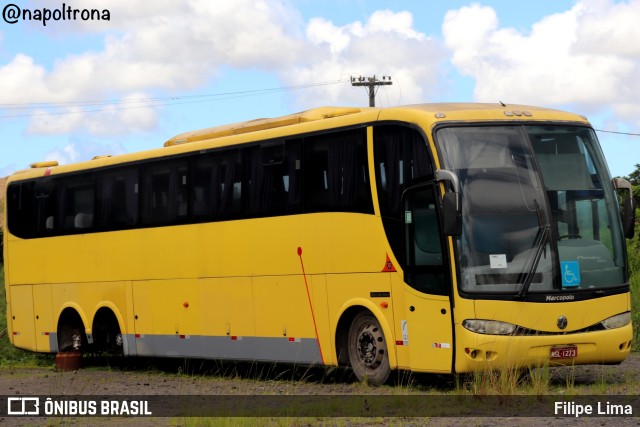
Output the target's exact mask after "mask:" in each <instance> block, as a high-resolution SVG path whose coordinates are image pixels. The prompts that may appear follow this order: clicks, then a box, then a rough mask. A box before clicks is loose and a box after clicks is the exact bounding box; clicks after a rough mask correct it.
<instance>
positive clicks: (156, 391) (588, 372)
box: [0, 354, 640, 427]
mask: <svg viewBox="0 0 640 427" xmlns="http://www.w3.org/2000/svg"><path fill="white" fill-rule="evenodd" d="M126 363H127V364H126V365H125V366H118V367H114V366H113V364H112V361H106V362H105V361H103V360H88V361H87V360H86V359H85V363H84V365H85V366H84V368H83V369H80V370H77V371H69V372H59V371H56V370H55V369H53V368H54V366H53V365H54V363H53V359H52V363H51V367H50V368H46V367H45V368H30V369H27V368H20V369H15V368H5V369H0V397H2V398H3V400H5V399H7V397H12V396H52V395H53V396H56V395H65V396H83V397H87V396H116V395H117V396H187V397H185V399H196V398H198V397H200V398H203V396H204V397H205V400H204V401H205V402H206V398H207V397H210V396H227V397H232V398H233V399H238V400H241V399H252V398H254V397H255V396H258V397H260V396H267V397H268V396H274V395H275V396H292V397H293V398H294V399H295V398H296V396H297V397H298V398H302V399H307V400H308V399H310V398H313V396H315V397H316V398H317V397H318V396H320V397H321V398H324V397H326V398H327V399H329V398H336V397H338V398H339V399H343V398H344V399H349V398H351V397H353V396H356V397H362V398H364V402H365V404H366V403H367V402H368V401H370V402H374V401H376V400H375V399H380V396H385V398H387V397H388V399H389V402H399V400H398V399H408V398H409V397H410V396H413V397H416V396H420V397H422V395H424V394H428V395H429V396H438V397H433V398H432V399H440V400H435V401H436V402H438V404H442V405H444V406H447V405H456V404H460V399H457V398H456V396H459V395H460V394H461V393H462V392H461V391H460V389H461V388H462V389H464V390H467V391H466V393H467V394H469V395H471V397H473V394H474V391H475V394H482V395H484V394H488V395H495V394H510V393H509V390H508V388H505V386H504V385H501V383H500V381H497V382H496V383H492V382H491V380H487V381H488V382H487V381H483V380H478V379H477V378H476V379H475V380H474V379H467V380H465V381H464V382H463V383H462V384H461V383H460V380H456V379H454V378H452V377H436V376H399V377H397V378H396V379H395V384H394V385H390V386H384V387H370V386H367V385H366V384H361V383H358V382H355V381H354V380H353V379H352V378H351V376H350V374H349V372H348V371H346V370H345V371H342V370H339V371H334V372H327V371H325V370H322V369H303V368H299V369H294V368H292V367H283V366H274V365H268V364H221V363H216V362H202V361H200V362H198V361H189V362H184V361H176V360H170V361H161V362H158V361H148V360H142V361H139V360H137V361H136V362H135V363H133V364H132V363H131V362H126ZM535 375H536V374H535V373H534V377H535ZM545 375H548V377H546V376H545ZM542 376H543V377H544V378H545V379H544V380H543V381H542V382H541V383H540V384H543V385H542V386H540V387H542V388H541V389H540V390H539V391H534V392H531V391H529V392H527V393H528V394H529V395H531V394H532V393H533V395H534V396H535V394H536V393H538V394H545V395H553V396H563V395H568V396H569V395H573V394H579V395H591V396H595V397H596V399H598V400H601V401H602V402H606V401H607V399H608V398H610V399H612V400H614V399H616V395H618V396H636V397H635V400H634V402H635V403H638V402H639V400H638V398H637V396H638V395H640V354H632V355H631V357H629V358H628V359H627V360H626V361H625V362H623V363H622V364H621V365H617V366H582V367H575V368H568V367H564V368H552V369H547V370H546V371H544V372H542ZM534 383H535V380H533V379H532V380H530V382H529V383H527V384H529V385H525V386H523V387H524V388H525V389H526V388H527V387H528V388H529V390H531V389H532V388H534V387H535V385H534ZM506 387H508V386H506ZM367 396H370V397H369V398H368V400H367V399H366V398H367ZM377 401H380V400H377ZM501 402H502V400H501V399H499V398H498V399H497V400H496V396H492V397H489V398H488V400H487V401H486V403H487V404H488V405H496V404H501ZM0 403H2V404H4V403H5V402H0ZM301 403H304V402H301ZM205 404H206V403H205ZM550 405H553V402H552V403H550ZM0 407H2V408H3V409H4V410H6V406H0ZM367 410H368V408H367ZM521 410H522V409H521V407H516V409H515V411H514V410H513V409H512V410H511V411H509V410H508V409H505V412H504V414H502V413H501V411H500V410H498V411H494V413H493V414H492V415H495V414H500V415H505V416H500V417H495V416H491V417H478V416H473V414H472V416H466V417H440V418H438V417H380V416H373V417H366V416H364V417H362V416H353V417H340V418H332V417H330V415H331V414H327V415H326V416H324V415H323V416H322V417H315V416H313V417H305V418H281V417H277V416H269V417H266V418H256V417H252V418H235V417H225V418H206V419H205V418H183V417H175V416H173V417H153V416H152V417H144V418H139V417H137V418H123V417H117V418H116V417H114V418H105V417H50V418H44V417H9V416H6V415H5V414H4V413H3V414H0V425H8V426H12V425H38V426H41V425H56V426H57V425H74V426H75V425H99V426H116V425H131V426H133V425H136V426H139V425H143V426H144V425H150V426H161V425H177V426H183V425H187V426H191V425H250V426H254V425H298V426H308V425H324V426H334V425H335V426H360V425H376V426H378V425H425V426H487V427H488V426H511V425H519V426H522V427H529V426H538V425H543V426H554V427H562V426H570V425H574V424H577V421H579V422H580V424H583V425H591V426H603V425H612V426H620V425H622V426H640V418H638V417H639V416H640V405H635V404H634V407H633V411H634V413H633V415H632V416H624V417H591V418H580V419H579V420H577V419H576V418H574V417H562V416H554V415H553V414H550V413H549V412H547V413H545V414H544V415H545V416H544V417H522V416H520V415H522V414H520V413H518V411H521ZM355 412H357V411H355ZM636 412H637V413H636Z"/></svg>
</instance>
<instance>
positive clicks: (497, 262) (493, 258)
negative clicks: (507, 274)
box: [489, 254, 507, 268]
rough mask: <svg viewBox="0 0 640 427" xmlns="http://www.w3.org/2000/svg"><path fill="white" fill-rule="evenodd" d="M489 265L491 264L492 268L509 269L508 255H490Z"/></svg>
mask: <svg viewBox="0 0 640 427" xmlns="http://www.w3.org/2000/svg"><path fill="white" fill-rule="evenodd" d="M489 263H490V264H491V268H507V255H506V254H498V255H489Z"/></svg>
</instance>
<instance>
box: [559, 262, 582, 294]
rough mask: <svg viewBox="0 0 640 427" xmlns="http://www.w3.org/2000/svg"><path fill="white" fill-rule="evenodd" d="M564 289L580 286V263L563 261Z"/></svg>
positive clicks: (561, 264)
mask: <svg viewBox="0 0 640 427" xmlns="http://www.w3.org/2000/svg"><path fill="white" fill-rule="evenodd" d="M560 269H561V270H562V287H563V288H567V287H572V286H580V263H578V261H561V262H560Z"/></svg>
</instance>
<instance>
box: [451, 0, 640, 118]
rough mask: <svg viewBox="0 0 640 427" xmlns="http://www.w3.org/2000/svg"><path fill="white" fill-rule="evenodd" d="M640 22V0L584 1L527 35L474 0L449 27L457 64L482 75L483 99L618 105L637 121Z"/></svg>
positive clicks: (479, 90)
mask: <svg viewBox="0 0 640 427" xmlns="http://www.w3.org/2000/svg"><path fill="white" fill-rule="evenodd" d="M638 22H640V0H630V1H627V2H622V3H613V2H612V1H610V0H583V1H579V2H577V3H576V4H575V5H574V6H573V7H572V8H571V9H570V10H567V11H565V12H563V13H557V14H553V15H550V16H547V17H545V18H544V19H542V20H540V21H539V22H537V23H536V24H534V25H533V26H532V27H531V30H530V32H528V33H524V32H521V31H517V30H515V29H513V28H502V27H500V24H499V21H498V17H497V15H496V13H495V11H494V10H493V9H492V8H491V7H487V6H480V5H478V4H474V5H471V6H467V7H463V8H460V9H458V10H454V11H450V12H448V13H447V15H446V16H445V20H444V23H443V28H442V31H443V36H444V40H445V44H446V46H447V47H448V48H449V49H451V52H452V59H451V60H452V63H453V64H454V66H455V67H457V68H458V70H459V71H460V72H461V73H462V74H464V75H467V76H471V77H473V78H474V79H475V80H476V86H475V91H474V97H475V99H476V100H478V101H489V102H496V101H497V100H503V101H507V102H522V103H532V104H540V105H554V106H567V105H573V106H578V107H579V108H580V109H581V111H585V110H586V111H588V112H594V111H602V110H604V109H605V107H606V108H608V106H609V105H618V107H616V108H615V111H616V113H617V114H619V116H620V117H621V118H623V119H632V118H633V117H634V114H635V113H636V112H637V111H638V109H639V108H640V101H639V99H640V86H638V85H637V84H635V82H637V81H638V78H639V77H640V44H638V43H636V40H638V39H639V38H640V26H639V25H638ZM635 117H638V116H637V115H636V116H635ZM636 120H637V119H636Z"/></svg>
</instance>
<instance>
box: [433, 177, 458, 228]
mask: <svg viewBox="0 0 640 427" xmlns="http://www.w3.org/2000/svg"><path fill="white" fill-rule="evenodd" d="M436 179H437V180H438V181H450V182H451V185H452V186H453V192H447V193H445V194H444V196H443V197H442V216H443V218H442V231H443V232H444V234H446V235H447V236H459V235H460V234H462V204H461V203H460V180H459V179H458V175H456V174H455V173H454V172H452V171H450V170H446V169H438V170H437V171H436Z"/></svg>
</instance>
